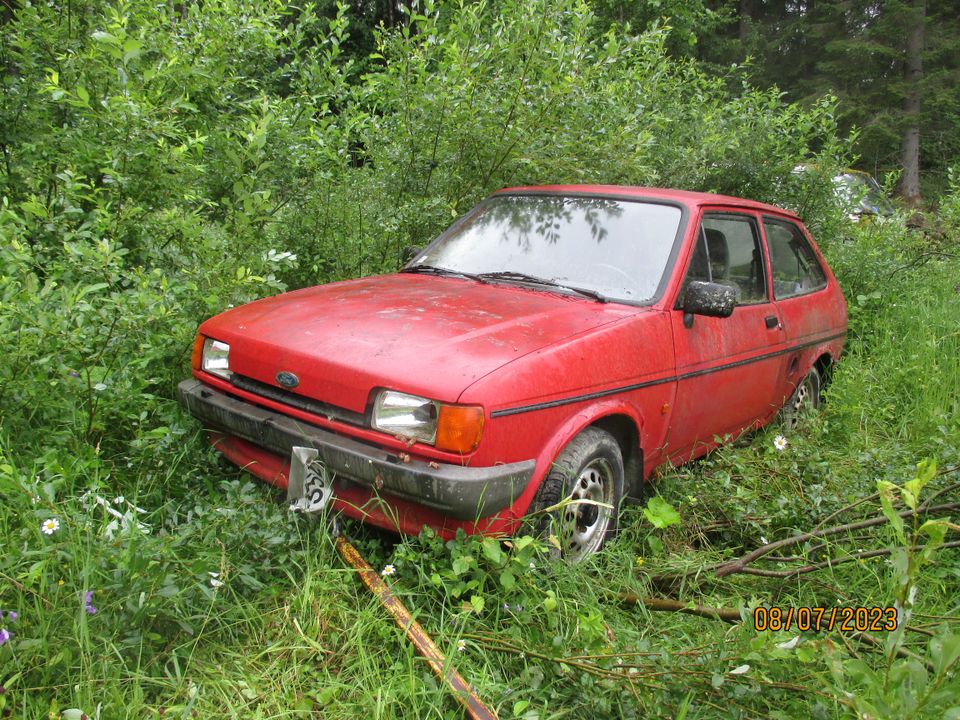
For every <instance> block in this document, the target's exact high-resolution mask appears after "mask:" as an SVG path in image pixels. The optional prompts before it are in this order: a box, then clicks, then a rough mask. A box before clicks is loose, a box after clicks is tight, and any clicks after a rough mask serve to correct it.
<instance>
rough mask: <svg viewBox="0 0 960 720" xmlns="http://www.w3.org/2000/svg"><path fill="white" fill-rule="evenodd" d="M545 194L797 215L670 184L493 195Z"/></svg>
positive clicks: (539, 188) (537, 188)
mask: <svg viewBox="0 0 960 720" xmlns="http://www.w3.org/2000/svg"><path fill="white" fill-rule="evenodd" d="M541 193H542V194H544V195H596V196H598V197H620V198H623V197H631V198H634V197H635V198H637V199H646V200H668V201H670V200H672V201H674V202H680V203H683V204H684V205H690V206H698V207H699V206H701V205H735V206H737V207H740V208H747V209H749V210H759V211H761V212H775V213H779V214H781V215H789V216H791V217H794V218H797V219H799V218H798V216H797V214H796V213H794V212H792V211H791V210H785V209H784V208H780V207H776V206H775V205H769V204H767V203H762V202H758V201H756V200H747V199H745V198H738V197H732V196H730V195H715V194H713V193H705V192H693V191H691V190H671V189H669V188H651V187H637V186H634V185H526V186H520V187H510V188H504V189H503V190H498V191H497V192H495V193H494V195H500V194H507V195H509V194H541Z"/></svg>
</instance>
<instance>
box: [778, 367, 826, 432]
mask: <svg viewBox="0 0 960 720" xmlns="http://www.w3.org/2000/svg"><path fill="white" fill-rule="evenodd" d="M818 407H820V373H819V372H817V369H816V368H815V367H814V368H810V372H808V373H807V374H806V376H804V378H803V380H801V381H800V383H799V384H798V385H797V387H796V389H794V391H793V395H791V396H790V399H789V400H787V404H786V405H784V406H783V410H782V411H781V412H780V420H781V422H782V423H783V427H784V429H785V430H796V429H797V426H798V425H799V424H800V423H801V421H802V420H803V417H804V416H805V415H809V414H810V413H812V412H813V411H814V410H816V409H817V408H818Z"/></svg>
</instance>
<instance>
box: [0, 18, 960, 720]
mask: <svg viewBox="0 0 960 720" xmlns="http://www.w3.org/2000/svg"><path fill="white" fill-rule="evenodd" d="M957 25H958V20H957V15H956V13H955V12H954V9H953V8H952V7H951V3H949V2H946V1H944V0H939V1H938V0H912V2H897V1H894V0H885V1H882V2H881V1H877V2H865V1H863V0H845V1H844V2H835V3H824V2H761V1H760V0H740V2H708V3H697V2H692V3H691V2H669V1H667V0H648V1H647V2H639V3H626V2H613V1H612V0H598V1H597V2H584V1H582V0H530V1H520V0H504V1H502V2H461V3H453V2H445V3H438V2H423V3H422V4H417V5H415V6H413V7H408V6H407V7H405V6H401V5H398V4H394V3H393V2H391V1H389V0H388V1H386V2H384V1H383V0H380V1H378V2H368V3H355V4H351V5H349V6H348V5H333V4H331V3H326V2H319V3H312V4H299V5H298V4H290V3H279V2H238V1H236V0H218V1H214V2H194V3H190V2H183V3H180V2H147V1H146V0H130V1H128V2H105V1H99V0H89V1H88V2H72V1H68V2H57V1H52V2H40V3H28V2H25V1H23V0H4V1H3V2H2V3H0V72H2V84H3V94H2V98H0V357H2V358H3V361H2V362H0V491H2V493H0V498H2V502H0V538H2V545H0V547H2V549H3V552H2V553H0V583H2V584H0V613H2V615H0V714H5V715H6V716H8V717H24V718H34V717H36V718H57V717H65V718H74V717H80V715H81V714H82V713H85V714H87V715H88V716H90V717H96V718H114V717H138V718H145V717H156V716H159V715H161V714H162V715H163V716H165V717H184V718H186V717H194V716H196V717H244V718H246V717H262V718H268V717H269V718H273V717H326V716H330V717H384V718H392V717H411V718H414V717H415V718H422V717H457V716H459V715H458V713H459V710H458V708H457V705H456V704H455V703H454V701H453V700H451V699H450V698H449V696H448V695H447V694H446V693H445V691H444V689H443V688H442V687H439V686H438V685H437V684H436V683H435V682H434V680H433V679H432V677H431V675H430V673H429V672H428V671H427V669H426V668H425V667H424V665H423V664H422V662H421V661H419V660H418V659H417V658H416V656H415V655H414V653H413V652H412V650H411V649H410V648H409V647H408V646H407V645H406V644H405V642H404V640H403V637H402V634H400V633H399V631H397V630H396V629H395V628H394V627H393V626H392V625H390V624H389V623H388V622H387V620H386V618H385V617H384V615H383V614H382V612H381V611H380V609H379V606H377V605H376V603H375V602H374V601H372V599H370V598H368V597H367V596H366V595H365V594H364V591H363V590H362V588H360V587H359V584H358V583H357V582H356V581H355V579H354V578H353V577H352V575H351V574H349V573H347V572H344V569H343V566H342V564H341V563H340V561H339V560H338V558H337V556H336V553H335V551H334V550H333V547H332V543H331V542H330V538H329V536H328V534H327V533H326V531H325V529H324V526H323V525H322V524H319V523H312V524H311V523H309V522H304V521H300V520H297V519H295V518H291V517H288V516H287V514H286V511H285V509H284V506H283V503H282V500H281V498H280V496H279V494H278V493H276V492H274V491H273V490H271V489H269V488H267V487H265V486H263V485H261V484H259V483H254V482H252V481H251V480H250V478H249V477H248V476H246V475H243V474H242V473H241V472H239V471H237V470H236V469H235V468H231V467H229V466H228V465H227V464H225V463H222V462H221V461H219V460H218V459H217V456H216V455H215V453H213V452H212V451H211V450H210V449H209V448H208V447H207V446H206V445H205V443H204V441H203V439H202V437H201V433H200V430H199V428H198V427H197V426H196V423H195V422H193V420H192V419H190V418H189V417H188V416H186V415H185V414H184V413H183V412H182V411H181V410H180V409H179V408H178V406H177V405H176V403H175V401H174V399H173V398H174V388H175V385H176V382H177V381H179V380H180V379H182V378H183V377H185V376H186V375H187V373H188V372H189V369H188V364H189V352H190V347H191V345H192V340H193V336H194V333H195V331H196V327H197V324H198V323H199V322H200V321H201V320H202V319H204V318H206V317H209V316H210V315H212V314H215V313H217V312H219V311H221V310H223V309H225V308H227V307H229V306H231V305H236V304H240V303H243V302H247V301H249V300H252V299H254V298H256V297H261V296H263V295H267V294H271V293H275V292H279V291H282V290H284V289H287V288H294V287H302V286H305V285H311V284H316V283H320V282H328V281H332V280H338V279H343V278H348V277H356V276H359V275H366V274H371V273H377V272H386V271H391V270H394V269H396V268H397V267H398V266H399V265H400V263H401V262H402V258H403V254H404V250H405V248H407V247H409V246H411V245H422V244H423V243H425V242H426V241H428V240H429V239H430V238H431V237H433V236H434V235H435V234H436V233H437V232H438V231H440V230H441V229H442V228H443V227H445V226H446V225H447V224H449V222H450V221H451V220H452V219H453V218H455V217H457V216H458V215H460V214H462V213H463V212H464V211H466V210H467V209H468V208H469V207H470V206H472V205H473V204H474V203H475V202H476V201H478V200H479V199H481V198H482V197H484V196H485V195H486V194H488V193H489V192H491V191H493V190H495V189H497V188H500V187H504V186H509V185H518V184H537V183H548V182H549V183H558V182H603V183H625V184H636V185H661V186H673V187H681V188H687V189H695V190H705V191H714V192H723V193H729V194H733V195H740V196H746V197H751V198H755V199H758V200H763V201H769V202H773V203H777V204H780V205H783V206H786V207H789V208H792V209H794V210H796V211H797V212H798V213H800V215H801V216H802V217H803V219H804V220H805V222H806V223H807V224H808V226H809V227H810V228H811V229H812V230H813V232H814V234H815V235H816V237H817V239H818V242H819V244H820V245H821V247H822V248H823V249H824V251H825V252H826V253H827V256H828V258H829V260H830V262H831V265H832V266H833V268H834V269H835V271H836V272H837V275H838V277H839V279H840V281H841V284H842V286H843V288H844V291H845V293H846V295H847V298H848V301H849V306H850V320H851V328H850V329H851V332H850V336H849V339H848V346H847V354H846V357H845V359H844V360H843V362H842V363H841V364H840V365H839V367H838V368H837V372H836V373H835V376H834V377H833V382H832V384H831V386H830V388H829V391H828V395H827V400H828V402H827V404H826V407H825V409H824V412H823V413H822V414H821V416H820V417H818V418H816V419H813V420H811V422H810V423H809V424H808V425H807V426H805V427H804V428H802V430H801V431H800V432H799V433H798V434H797V435H795V436H793V437H791V438H790V441H789V446H788V448H787V449H786V450H783V451H781V450H778V449H776V448H775V447H774V445H773V443H772V433H773V432H775V431H771V432H770V433H760V434H758V435H757V436H755V437H754V438H753V439H752V440H751V441H750V442H749V443H746V444H743V445H741V446H738V447H733V448H726V449H724V450H723V451H721V452H718V453H715V454H714V455H712V456H711V457H710V458H708V459H707V460H706V461H704V462H702V463H699V464H697V465H695V466H693V467H688V468H681V469H677V470H671V471H669V472H667V473H665V474H664V475H663V477H661V478H660V480H659V482H658V483H657V485H656V488H655V489H654V490H653V491H652V492H653V495H652V498H651V500H650V503H649V504H648V505H647V506H646V507H641V508H628V509H627V510H626V511H625V518H624V521H623V528H624V529H623V532H621V534H620V536H619V537H618V538H617V540H616V541H615V542H614V543H612V544H611V545H610V546H609V547H608V548H607V549H606V550H605V551H604V552H603V553H601V554H600V555H599V556H598V557H597V558H595V559H593V560H591V561H590V562H589V563H586V564H584V565H581V566H578V567H574V568H571V567H567V566H564V565H562V564H558V563H551V562H549V561H548V559H547V557H546V555H545V548H544V545H543V543H542V542H541V541H540V540H533V539H525V540H522V541H519V540H518V541H515V542H514V543H512V544H511V545H509V546H501V545H500V544H499V543H497V542H495V541H492V540H479V539H473V538H461V539H457V540H454V541H451V542H449V543H444V542H441V541H439V540H438V539H437V538H436V537H433V536H431V535H430V534H429V533H424V534H423V535H422V536H421V537H418V538H407V539H404V540H402V541H397V540H396V539H395V538H389V537H383V536H380V535H377V534H374V533H370V532H368V531H366V530H364V529H363V528H359V527H356V526H352V527H350V529H349V532H350V533H351V534H352V535H354V536H355V538H356V540H357V543H358V544H359V545H360V547H361V548H362V549H363V550H364V552H365V553H366V554H367V555H368V556H369V557H370V558H371V561H372V562H374V563H376V564H377V565H378V566H386V565H388V564H389V565H392V566H393V567H394V569H395V570H396V574H395V575H393V576H391V578H390V582H391V585H392V587H393V588H394V590H395V591H396V592H397V593H398V594H399V595H401V597H403V599H404V601H405V602H406V603H407V604H408V605H409V606H410V607H411V608H412V609H413V610H414V611H415V612H416V614H417V617H418V619H419V620H420V622H421V623H422V624H423V625H424V626H425V627H426V629H427V630H428V631H429V632H430V633H431V634H433V635H434V637H435V638H436V639H437V641H438V642H439V643H440V645H441V646H442V648H443V649H444V650H445V651H447V652H448V653H449V655H450V656H451V657H452V658H453V661H454V662H455V663H456V665H457V667H458V668H459V669H460V670H461V671H462V672H463V673H464V674H465V675H467V676H468V677H469V679H470V680H471V682H473V683H474V685H475V686H476V688H477V689H478V692H479V693H480V695H481V696H482V697H483V698H484V699H485V700H486V701H487V702H488V703H489V704H491V705H492V706H494V707H495V708H496V709H497V711H498V712H499V714H500V715H501V716H502V717H514V716H516V717H529V718H537V717H542V718H547V717H591V718H593V717H600V716H617V717H640V716H644V717H646V716H656V717H761V716H765V717H844V716H851V717H853V716H864V715H867V716H870V717H903V716H905V715H913V716H916V717H937V718H941V717H942V718H947V717H957V716H958V713H960V710H957V708H956V702H957V700H956V698H957V697H960V687H958V681H957V678H956V667H957V664H958V662H960V660H958V658H960V628H958V616H960V612H958V607H957V599H956V592H955V588H956V587H957V581H958V577H960V560H958V557H957V552H956V547H957V540H956V529H957V526H956V524H955V522H954V521H952V520H950V518H951V517H953V518H955V517H956V515H957V513H956V510H957V507H958V505H957V503H958V502H960V497H958V495H960V493H958V481H957V467H958V464H960V452H958V446H960V443H958V439H960V421H958V410H960V400H958V398H960V337H958V332H957V328H958V326H960V291H958V288H960V263H958V258H957V255H958V250H957V239H956V238H957V232H958V230H960V177H958V176H957V174H956V171H955V170H953V169H952V168H955V167H956V165H957V158H958V155H960V105H958V93H957V80H958V72H957V70H958V64H960V62H958V50H957V42H958V41H960V32H958V27H957ZM800 163H806V164H807V165H808V166H809V167H811V168H813V169H814V171H813V172H808V173H803V174H795V173H793V172H792V171H793V169H794V168H795V167H796V165H798V164H800ZM846 167H860V168H863V169H866V170H869V171H870V172H872V173H873V174H875V175H877V176H878V177H879V178H880V179H881V180H882V181H883V182H884V184H885V185H886V187H887V188H888V189H889V190H890V191H894V190H897V191H898V192H899V194H900V196H901V200H900V202H901V208H902V209H901V212H899V213H898V214H897V215H896V216H895V217H893V218H892V219H890V220H889V221H887V222H882V223H879V222H878V223H860V224H857V223H852V222H851V221H850V220H849V218H848V217H847V213H846V211H845V210H844V209H843V208H841V207H839V206H838V204H837V201H836V198H835V196H834V193H833V189H832V185H831V182H830V178H831V177H832V175H833V174H834V173H835V172H837V171H838V170H840V169H842V168H846ZM874 518H878V519H879V520H880V521H879V522H874V523H873V524H868V525H866V526H861V525H859V524H858V523H859V521H861V520H863V521H868V522H870V521H872V520H873V519H874ZM837 528H839V529H837ZM826 530H831V532H830V533H826V534H824V531H826ZM804 531H808V532H811V531H814V532H816V533H819V534H816V535H814V536H811V537H809V538H806V539H804V540H798V541H796V542H791V543H789V544H788V545H786V546H785V547H784V549H783V551H782V552H783V554H771V555H770V557H765V559H763V560H762V562H760V563H759V566H757V564H756V563H755V564H752V565H750V564H748V565H747V566H744V568H742V571H738V572H735V573H732V574H728V575H724V576H722V577H721V576H719V575H718V574H717V573H716V569H717V566H718V564H719V563H722V562H728V561H731V560H733V559H735V558H737V557H738V556H741V555H743V554H745V553H747V552H749V551H750V550H752V549H755V548H762V547H763V546H764V545H767V544H769V543H772V542H774V541H776V540H789V539H790V538H792V537H794V536H795V535H796V534H797V533H802V532H804ZM650 600H663V601H666V605H663V604H661V606H660V609H663V608H667V609H670V608H672V609H673V610H677V609H678V608H679V609H681V610H694V611H697V609H698V607H700V606H708V607H716V608H728V609H732V610H733V616H737V617H733V616H731V615H730V614H729V613H727V614H726V615H725V617H726V618H727V621H730V622H729V623H728V622H727V621H723V620H717V619H716V618H715V617H713V614H712V613H711V612H710V611H709V610H708V611H704V612H701V613H700V614H696V612H694V613H693V614H690V613H681V612H659V611H658V606H657V604H656V603H651V602H647V601H650ZM671 603H673V604H672V605H671ZM763 603H767V604H775V605H779V606H784V607H788V606H816V605H838V604H839V605H849V606H857V605H859V606H864V607H866V606H876V607H886V606H894V605H895V606H897V607H899V608H900V609H901V610H902V611H903V613H904V614H903V622H902V624H901V626H900V628H899V629H898V630H897V631H896V632H892V633H888V634H886V635H876V634H870V633H862V632H860V633H852V634H843V633H838V632H832V633H796V632H786V631H785V630H780V631H774V630H770V629H767V630H763V631H758V630H756V629H755V628H754V625H753V623H752V616H751V611H752V610H753V609H754V608H756V607H757V606H759V605H761V604H763ZM701 609H702V608H701ZM739 620H742V621H739ZM461 649H462V651H461Z"/></svg>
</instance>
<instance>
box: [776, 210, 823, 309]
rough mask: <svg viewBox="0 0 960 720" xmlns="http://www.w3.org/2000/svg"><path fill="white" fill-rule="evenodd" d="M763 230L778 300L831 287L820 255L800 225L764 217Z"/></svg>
mask: <svg viewBox="0 0 960 720" xmlns="http://www.w3.org/2000/svg"><path fill="white" fill-rule="evenodd" d="M763 231H764V233H765V234H766V236H767V248H768V249H769V251H770V267H771V270H772V271H773V297H774V298H775V299H777V300H783V299H785V298H791V297H796V296H797V295H806V294H807V293H811V292H815V291H816V290H821V289H823V288H825V287H826V286H827V276H826V274H825V273H824V272H823V268H822V267H821V266H820V261H819V260H818V259H817V254H816V253H815V252H814V251H813V248H812V247H810V243H809V242H808V241H807V238H806V237H805V236H804V234H803V232H802V231H801V230H800V228H799V227H797V226H796V225H794V224H793V223H792V222H788V221H786V220H774V219H772V218H764V221H763Z"/></svg>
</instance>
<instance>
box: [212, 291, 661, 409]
mask: <svg viewBox="0 0 960 720" xmlns="http://www.w3.org/2000/svg"><path fill="white" fill-rule="evenodd" d="M642 310H643V309H642V308H636V307H631V306H627V305H619V304H602V303H598V302H595V301H593V300H590V299H585V298H580V297H577V296H568V295H562V294H559V293H554V292H546V291H539V290H530V289H526V288H520V287H516V286H512V285H507V284H482V283H478V282H475V281H472V280H465V279H459V278H450V277H435V276H427V275H417V274H394V275H382V276H377V277H369V278H363V279H359V280H350V281H346V282H338V283H331V284H329V285H320V286H317V287H312V288H306V289H304V290H297V291H294V292H289V293H285V294H282V295H277V296H275V297H270V298H265V299H263V300H258V301H256V302H253V303H250V304H248V305H243V306H241V307H238V308H234V309H232V310H228V311H226V312H224V313H221V314H220V315H217V316H216V317H214V318H211V319H210V320H208V321H206V322H205V323H204V324H203V325H202V326H201V328H200V331H201V333H203V334H204V335H206V336H209V337H213V338H216V339H218V340H222V341H223V342H227V343H229V344H230V348H231V349H230V366H231V369H232V370H233V371H234V372H235V373H238V374H240V375H243V376H246V377H249V378H253V379H255V380H258V381H260V382H264V383H268V384H270V385H272V386H275V387H279V385H278V383H277V381H276V375H277V373H279V372H281V371H286V372H290V373H294V374H295V375H297V376H298V378H299V381H300V383H299V385H298V386H297V387H296V389H295V392H297V393H298V394H301V395H304V396H307V397H310V398H315V399H317V400H322V401H324V402H327V403H331V404H334V405H337V406H339V407H343V408H346V409H349V410H353V411H356V412H363V411H364V410H365V408H366V405H367V402H368V399H369V398H370V391H371V390H372V389H373V388H377V387H390V388H394V389H397V390H401V391H404V392H411V393H415V394H419V395H424V396H428V397H431V398H433V399H437V400H442V401H446V402H454V401H456V400H457V398H458V397H459V396H460V394H461V393H462V392H463V390H464V389H465V388H467V387H468V386H469V385H470V384H472V383H473V382H475V381H476V380H478V379H479V378H481V377H483V376H485V375H487V374H488V373H490V372H492V371H494V370H496V369H497V368H499V367H502V366H503V365H505V364H507V363H509V362H511V361H512V360H515V359H516V358H519V357H522V356H524V355H526V354H528V353H531V352H534V351H536V350H539V349H540V348H543V347H545V346H547V345H551V344H553V343H558V342H561V341H563V340H564V339H566V338H569V337H572V336H575V335H577V334H579V333H583V332H586V331H588V330H590V329H592V328H595V327H598V326H599V325H603V324H606V323H609V322H615V321H617V320H619V319H621V318H623V317H626V316H629V315H634V314H636V313H637V312H641V311H642Z"/></svg>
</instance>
